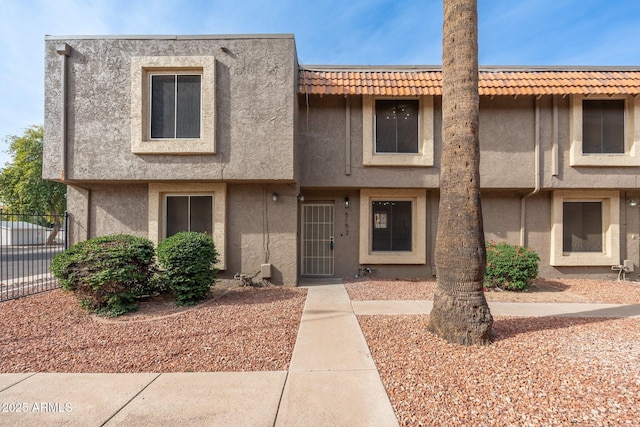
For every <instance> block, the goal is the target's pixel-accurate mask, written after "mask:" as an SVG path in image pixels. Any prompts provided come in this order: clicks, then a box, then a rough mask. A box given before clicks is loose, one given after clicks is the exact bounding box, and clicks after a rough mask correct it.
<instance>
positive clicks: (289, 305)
mask: <svg viewBox="0 0 640 427" xmlns="http://www.w3.org/2000/svg"><path fill="white" fill-rule="evenodd" d="M216 288H218V286H216V287H214V290H215V291H214V292H216V293H217V298H212V299H209V300H207V301H205V302H204V303H202V304H200V305H198V306H195V307H176V306H175V303H174V302H173V301H163V300H161V299H160V300H157V299H156V300H155V301H154V300H152V301H149V302H147V303H144V304H142V305H141V307H140V310H139V311H138V312H135V313H132V314H130V315H127V316H123V317H121V318H117V319H104V318H98V317H97V316H92V315H90V314H89V313H87V312H86V311H85V310H83V309H82V308H81V307H80V305H79V304H78V301H77V300H76V298H75V297H74V296H73V295H72V294H70V293H66V292H63V291H61V290H55V291H51V292H46V293H42V294H38V295H34V296H30V297H26V298H21V299H18V300H12V301H8V302H4V303H2V304H1V305H0V360H1V361H2V363H0V372H3V373H7V372H197V371H273V370H286V369H287V368H288V366H289V362H290V360H291V354H292V351H293V346H294V344H295V340H296V336H297V333H298V326H299V324H300V317H301V315H302V308H303V306H304V301H305V297H306V289H297V288H284V287H270V288H264V289H256V288H232V287H231V288H229V287H227V288H226V289H225V287H224V285H223V286H221V287H220V289H217V290H216ZM222 294H224V295H222Z"/></svg>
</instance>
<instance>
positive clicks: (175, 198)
mask: <svg viewBox="0 0 640 427" xmlns="http://www.w3.org/2000/svg"><path fill="white" fill-rule="evenodd" d="M181 231H195V232H198V233H204V234H207V235H208V236H211V237H213V194H194V195H184V194H167V195H165V237H170V236H173V235H174V234H176V233H179V232H181Z"/></svg>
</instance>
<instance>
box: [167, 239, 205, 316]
mask: <svg viewBox="0 0 640 427" xmlns="http://www.w3.org/2000/svg"><path fill="white" fill-rule="evenodd" d="M217 261H218V253H217V252H216V249H215V246H214V244H213V240H211V237H209V236H207V235H206V234H202V233H195V232H181V233H177V234H174V235H173V236H171V237H168V238H166V239H164V240H163V241H161V242H160V243H159V244H158V263H159V264H160V268H161V269H162V271H161V272H159V275H160V278H161V281H162V282H164V284H165V285H166V287H167V288H168V289H170V290H171V292H172V293H173V295H174V296H175V297H176V300H177V303H178V304H179V305H191V304H194V303H195V302H196V301H198V300H201V299H203V298H204V297H205V296H206V295H207V294H208V293H209V289H210V288H211V286H212V285H214V284H215V280H216V276H217V273H218V270H216V269H215V268H213V264H215V263H216V262H217Z"/></svg>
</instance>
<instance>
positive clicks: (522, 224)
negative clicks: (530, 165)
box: [520, 96, 540, 246]
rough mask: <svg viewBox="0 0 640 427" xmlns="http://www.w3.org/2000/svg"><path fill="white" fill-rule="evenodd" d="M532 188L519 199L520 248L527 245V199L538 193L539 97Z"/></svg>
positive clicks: (537, 99) (537, 101)
mask: <svg viewBox="0 0 640 427" xmlns="http://www.w3.org/2000/svg"><path fill="white" fill-rule="evenodd" d="M533 126H534V133H533V139H534V149H533V155H534V173H533V176H534V187H533V191H531V192H530V193H529V194H526V195H525V196H523V197H522V199H520V246H526V245H527V239H526V219H527V199H528V198H529V197H531V196H533V195H535V194H538V192H540V97H539V96H538V97H536V99H535V117H534V125H533Z"/></svg>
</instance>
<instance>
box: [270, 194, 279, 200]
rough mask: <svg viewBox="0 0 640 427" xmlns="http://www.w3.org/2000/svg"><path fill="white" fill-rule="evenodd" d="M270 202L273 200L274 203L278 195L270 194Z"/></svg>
mask: <svg viewBox="0 0 640 427" xmlns="http://www.w3.org/2000/svg"><path fill="white" fill-rule="evenodd" d="M271 200H273V201H274V202H277V201H278V193H272V194H271Z"/></svg>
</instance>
